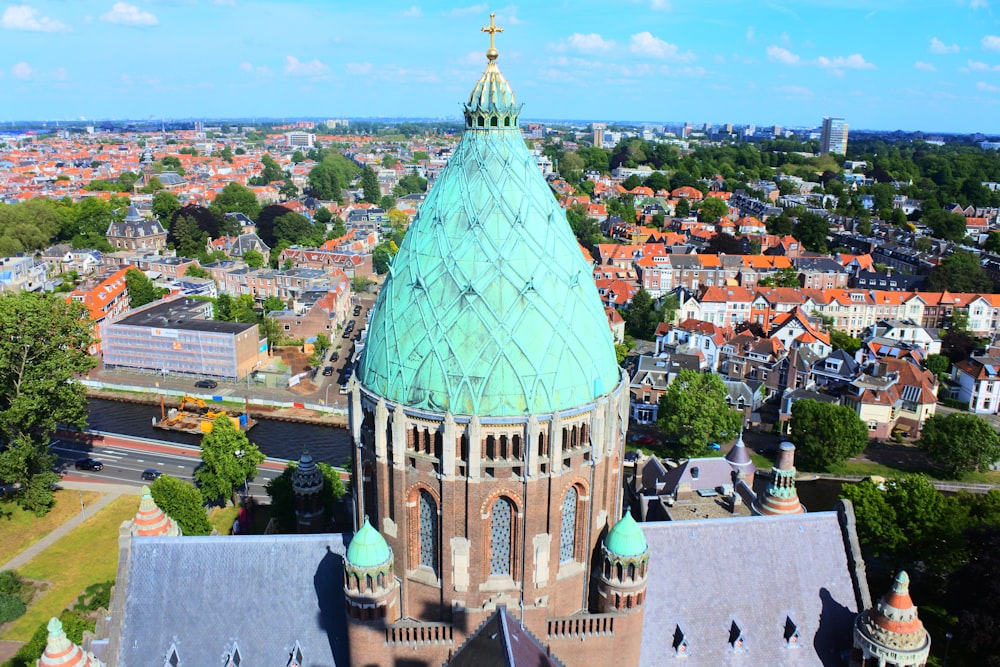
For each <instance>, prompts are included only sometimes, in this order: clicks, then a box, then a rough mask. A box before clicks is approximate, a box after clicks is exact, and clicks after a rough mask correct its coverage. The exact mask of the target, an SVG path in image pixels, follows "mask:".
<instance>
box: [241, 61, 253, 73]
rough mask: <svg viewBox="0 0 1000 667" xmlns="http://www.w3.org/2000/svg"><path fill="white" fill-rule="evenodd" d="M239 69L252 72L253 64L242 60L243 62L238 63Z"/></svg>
mask: <svg viewBox="0 0 1000 667" xmlns="http://www.w3.org/2000/svg"><path fill="white" fill-rule="evenodd" d="M240 69H241V70H243V71H244V72H252V71H253V63H248V62H247V61H245V60H244V61H243V62H241V63H240Z"/></svg>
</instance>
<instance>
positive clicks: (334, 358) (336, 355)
mask: <svg viewBox="0 0 1000 667" xmlns="http://www.w3.org/2000/svg"><path fill="white" fill-rule="evenodd" d="M339 359H340V355H339V354H338V353H336V352H334V353H333V354H331V355H330V361H338V360H339Z"/></svg>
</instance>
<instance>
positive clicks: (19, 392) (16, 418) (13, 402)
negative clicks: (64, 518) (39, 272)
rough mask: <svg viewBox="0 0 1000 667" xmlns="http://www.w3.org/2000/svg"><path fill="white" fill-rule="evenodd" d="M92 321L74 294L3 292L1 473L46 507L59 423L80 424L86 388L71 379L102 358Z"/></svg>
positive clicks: (22, 496) (21, 497)
mask: <svg viewBox="0 0 1000 667" xmlns="http://www.w3.org/2000/svg"><path fill="white" fill-rule="evenodd" d="M93 342H94V338H93V324H92V323H91V322H90V319H89V317H87V310H86V307H85V306H84V305H83V304H81V303H79V302H77V301H68V302H67V301H66V300H64V299H62V298H58V297H49V296H40V295H37V294H33V293H28V292H21V293H17V294H12V295H8V296H2V297H0V368H3V369H4V372H3V373H0V479H3V480H4V481H6V482H8V483H10V484H16V485H19V486H17V487H15V490H14V492H13V494H14V500H15V501H16V502H17V503H18V504H20V505H21V506H22V507H24V508H25V509H27V510H29V511H32V512H35V513H36V514H39V515H41V514H44V513H45V512H47V511H48V509H49V508H50V507H51V506H52V502H53V501H52V484H53V483H54V482H56V481H57V480H58V476H56V475H55V473H53V472H52V465H53V463H54V462H55V457H54V456H53V455H52V454H51V453H50V451H49V448H48V443H49V440H50V439H51V437H52V434H53V433H55V430H56V427H57V425H59V424H66V425H70V426H76V427H79V428H83V427H84V426H85V425H86V423H87V396H86V393H85V391H84V387H83V385H82V384H80V383H78V382H74V379H75V378H76V377H77V376H80V375H85V374H86V373H87V371H89V370H90V369H91V368H93V367H94V366H96V365H97V362H96V360H95V359H94V358H93V357H91V356H90V355H89V354H88V352H89V349H90V346H91V344H92V343H93Z"/></svg>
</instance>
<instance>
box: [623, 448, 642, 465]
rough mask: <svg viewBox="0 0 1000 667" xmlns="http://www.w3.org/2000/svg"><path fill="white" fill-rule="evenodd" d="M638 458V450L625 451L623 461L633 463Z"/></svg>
mask: <svg viewBox="0 0 1000 667" xmlns="http://www.w3.org/2000/svg"><path fill="white" fill-rule="evenodd" d="M638 460H639V452H637V451H635V450H632V451H630V452H625V463H635V462H636V461H638Z"/></svg>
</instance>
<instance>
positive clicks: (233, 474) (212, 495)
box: [194, 415, 264, 503]
mask: <svg viewBox="0 0 1000 667" xmlns="http://www.w3.org/2000/svg"><path fill="white" fill-rule="evenodd" d="M263 462H264V454H263V453H262V452H261V451H260V450H259V449H258V448H257V445H255V444H253V443H251V442H250V441H249V440H247V436H246V434H245V433H243V432H242V431H240V430H239V429H237V428H236V426H234V425H233V421H232V419H230V418H229V417H228V416H227V415H221V416H219V417H216V418H215V420H214V421H213V422H212V430H211V431H210V432H209V433H206V434H205V435H204V437H202V439H201V465H199V466H198V467H197V468H196V469H195V471H194V478H195V481H196V482H197V483H198V487H199V489H200V491H201V497H202V498H203V499H204V501H205V502H206V503H216V502H219V501H220V500H222V501H223V502H225V499H227V498H231V497H232V496H233V493H234V492H235V491H236V490H237V489H240V488H242V487H243V484H244V483H245V482H247V481H249V480H253V478H254V477H256V476H257V466H258V465H260V464H261V463H263Z"/></svg>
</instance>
